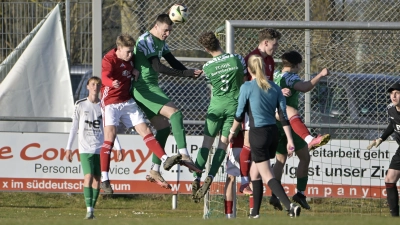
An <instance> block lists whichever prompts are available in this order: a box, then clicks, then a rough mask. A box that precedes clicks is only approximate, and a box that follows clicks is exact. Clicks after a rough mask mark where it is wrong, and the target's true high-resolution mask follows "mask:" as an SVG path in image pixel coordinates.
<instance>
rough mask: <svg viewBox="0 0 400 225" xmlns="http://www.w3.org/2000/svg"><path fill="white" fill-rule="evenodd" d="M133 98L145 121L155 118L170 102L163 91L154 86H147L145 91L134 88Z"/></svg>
mask: <svg viewBox="0 0 400 225" xmlns="http://www.w3.org/2000/svg"><path fill="white" fill-rule="evenodd" d="M133 96H134V98H135V100H136V103H137V104H138V105H139V107H140V108H141V109H142V110H143V112H144V113H145V114H146V117H147V119H151V118H153V117H155V116H157V115H158V113H159V112H160V110H161V108H162V107H163V106H164V105H166V104H167V103H168V102H170V101H171V99H170V98H169V97H168V96H167V95H166V94H165V93H164V91H163V90H161V88H160V87H158V86H155V85H151V86H147V89H138V88H135V89H134V91H133Z"/></svg>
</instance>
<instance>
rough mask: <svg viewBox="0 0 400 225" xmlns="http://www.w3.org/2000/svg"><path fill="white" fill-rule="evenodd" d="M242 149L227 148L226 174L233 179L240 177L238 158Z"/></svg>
mask: <svg viewBox="0 0 400 225" xmlns="http://www.w3.org/2000/svg"><path fill="white" fill-rule="evenodd" d="M240 151H242V148H228V157H227V159H226V173H227V174H229V175H232V176H235V177H239V176H240V164H239V156H240Z"/></svg>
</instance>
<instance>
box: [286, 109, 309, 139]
mask: <svg viewBox="0 0 400 225" xmlns="http://www.w3.org/2000/svg"><path fill="white" fill-rule="evenodd" d="M289 122H290V126H292V129H293V131H294V132H295V133H296V134H297V135H299V136H300V137H301V138H302V139H305V138H306V137H307V136H308V135H311V134H310V131H308V129H307V127H306V125H305V124H304V123H303V121H302V120H301V117H300V116H299V115H294V116H292V117H291V118H290V119H289Z"/></svg>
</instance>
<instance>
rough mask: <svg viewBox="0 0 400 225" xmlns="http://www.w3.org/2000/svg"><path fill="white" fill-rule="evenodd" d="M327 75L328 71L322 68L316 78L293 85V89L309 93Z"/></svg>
mask: <svg viewBox="0 0 400 225" xmlns="http://www.w3.org/2000/svg"><path fill="white" fill-rule="evenodd" d="M327 75H329V71H328V69H326V68H324V69H323V70H322V71H321V72H320V73H319V74H318V75H317V76H315V77H314V78H313V79H311V80H309V81H301V82H297V83H295V84H294V86H293V87H294V89H296V90H297V91H301V92H309V91H311V90H312V89H313V88H314V87H315V85H317V83H318V82H319V81H320V80H321V78H322V77H325V76H327Z"/></svg>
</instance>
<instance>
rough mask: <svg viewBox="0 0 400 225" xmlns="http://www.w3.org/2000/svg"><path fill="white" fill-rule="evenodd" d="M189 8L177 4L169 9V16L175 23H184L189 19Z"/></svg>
mask: <svg viewBox="0 0 400 225" xmlns="http://www.w3.org/2000/svg"><path fill="white" fill-rule="evenodd" d="M188 15H189V12H188V8H187V7H186V6H184V5H181V4H175V5H173V6H172V7H171V8H170V9H169V18H170V19H171V20H172V22H174V23H184V22H186V21H187V19H188Z"/></svg>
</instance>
